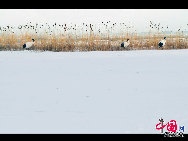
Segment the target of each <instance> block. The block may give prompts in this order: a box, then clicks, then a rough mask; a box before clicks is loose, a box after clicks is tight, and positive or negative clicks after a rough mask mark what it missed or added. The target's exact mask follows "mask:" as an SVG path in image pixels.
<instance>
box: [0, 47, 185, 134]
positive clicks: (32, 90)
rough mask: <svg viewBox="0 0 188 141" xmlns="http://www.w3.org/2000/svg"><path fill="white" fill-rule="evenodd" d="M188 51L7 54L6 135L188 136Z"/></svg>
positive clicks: (2, 121)
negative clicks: (174, 131) (167, 131)
mask: <svg viewBox="0 0 188 141" xmlns="http://www.w3.org/2000/svg"><path fill="white" fill-rule="evenodd" d="M187 98H188V50H185V49H182V50H142V51H111V52H110V51H106V52H105V51H103V52H102V51H101V52H100V51H96V52H35V51H0V133H120V134H124V133H125V134H126V133H130V134H132V133H138V134H142V133H146V134H147V133H149V134H150V133H151V134H152V133H157V134H158V133H159V134H160V131H159V130H156V124H158V123H159V118H161V117H162V118H163V119H164V121H165V123H167V122H169V121H170V120H176V121H177V124H178V129H179V126H184V128H185V131H184V133H188V130H186V129H187V128H188V110H187V109H188V102H187Z"/></svg>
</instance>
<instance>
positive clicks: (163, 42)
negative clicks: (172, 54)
mask: <svg viewBox="0 0 188 141" xmlns="http://www.w3.org/2000/svg"><path fill="white" fill-rule="evenodd" d="M165 44H166V37H164V39H163V40H161V41H160V42H159V48H162V47H163V46H164V45H165Z"/></svg>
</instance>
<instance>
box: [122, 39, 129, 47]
mask: <svg viewBox="0 0 188 141" xmlns="http://www.w3.org/2000/svg"><path fill="white" fill-rule="evenodd" d="M129 45H130V41H129V39H127V41H125V42H123V43H121V47H124V48H127V47H128V46H129Z"/></svg>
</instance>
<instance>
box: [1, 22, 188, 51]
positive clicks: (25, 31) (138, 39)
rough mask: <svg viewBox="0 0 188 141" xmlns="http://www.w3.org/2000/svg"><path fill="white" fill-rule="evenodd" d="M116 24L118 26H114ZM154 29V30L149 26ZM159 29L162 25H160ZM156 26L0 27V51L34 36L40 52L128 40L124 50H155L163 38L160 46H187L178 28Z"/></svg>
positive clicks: (107, 47)
mask: <svg viewBox="0 0 188 141" xmlns="http://www.w3.org/2000/svg"><path fill="white" fill-rule="evenodd" d="M117 26H118V28H117ZM153 28H155V29H153ZM162 28H163V27H162ZM162 28H161V27H160V24H159V25H156V24H153V23H151V22H150V26H149V32H148V33H146V34H138V33H137V32H136V30H135V29H134V27H133V26H128V25H125V23H119V25H118V23H110V21H109V22H108V23H104V22H102V26H96V25H95V26H94V25H92V24H85V23H83V25H82V26H78V25H76V24H74V25H72V24H71V25H69V26H68V25H67V24H64V25H58V24H56V23H55V24H53V25H52V26H50V25H49V24H47V23H46V24H41V25H39V24H31V22H30V23H28V24H26V25H20V26H18V27H16V28H15V27H11V26H5V27H0V50H23V44H24V43H25V42H28V41H31V39H32V38H34V39H35V45H34V46H33V47H32V49H33V50H42V51H46V50H48V51H113V50H124V49H123V48H121V47H120V44H121V43H122V42H123V41H124V40H126V39H127V38H129V39H130V42H131V44H130V46H129V47H128V50H129V49H130V50H143V49H159V48H158V42H159V41H160V40H161V39H163V37H164V36H166V37H167V44H166V46H165V47H164V49H185V48H188V36H187V35H186V34H184V33H183V31H180V29H179V30H178V31H177V32H176V33H172V32H170V33H168V34H165V32H163V31H162V30H161V29H162Z"/></svg>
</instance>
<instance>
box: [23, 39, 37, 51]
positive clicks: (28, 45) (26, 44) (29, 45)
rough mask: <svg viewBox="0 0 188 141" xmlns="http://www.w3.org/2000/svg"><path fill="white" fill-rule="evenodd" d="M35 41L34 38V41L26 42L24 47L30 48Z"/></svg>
mask: <svg viewBox="0 0 188 141" xmlns="http://www.w3.org/2000/svg"><path fill="white" fill-rule="evenodd" d="M34 43H35V40H34V39H32V42H26V43H25V44H24V45H23V48H26V49H29V48H31V46H32V45H34Z"/></svg>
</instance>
